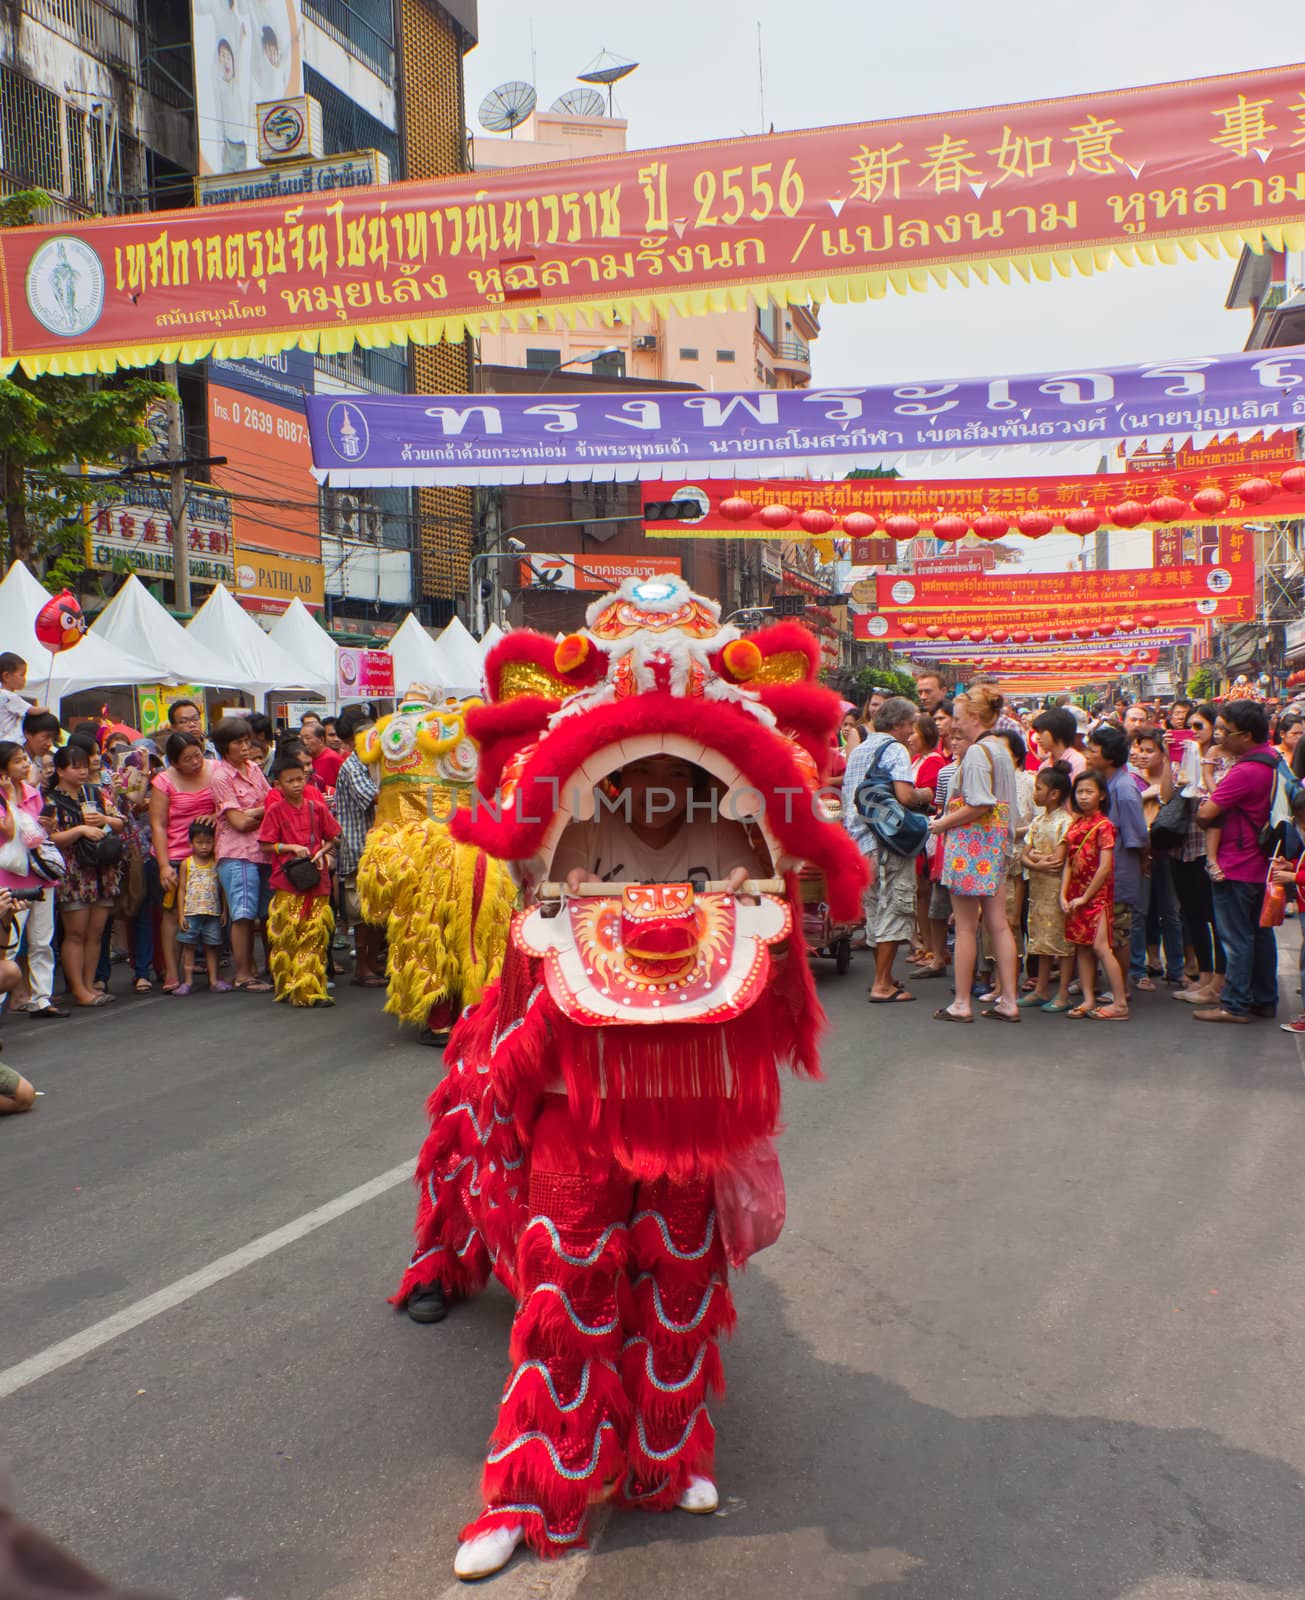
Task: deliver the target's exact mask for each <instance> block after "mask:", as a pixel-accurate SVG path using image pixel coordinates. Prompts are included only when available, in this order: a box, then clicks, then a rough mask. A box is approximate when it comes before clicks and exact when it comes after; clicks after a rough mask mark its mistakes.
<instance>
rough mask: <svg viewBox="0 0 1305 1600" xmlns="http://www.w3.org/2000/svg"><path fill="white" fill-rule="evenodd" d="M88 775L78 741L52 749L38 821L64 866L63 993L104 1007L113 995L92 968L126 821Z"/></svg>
mask: <svg viewBox="0 0 1305 1600" xmlns="http://www.w3.org/2000/svg"><path fill="white" fill-rule="evenodd" d="M90 776H91V773H90V757H89V755H88V754H87V751H86V749H85V747H84V746H83V745H81V744H78V743H76V742H75V741H74V742H70V743H69V744H66V745H64V746H63V748H62V749H59V750H56V751H55V752H54V782H53V784H52V785H51V786H50V788H49V789H48V790H47V792H46V801H45V808H44V810H43V811H42V812H41V821H42V822H43V823H44V824H45V828H46V832H47V833H48V834H49V835H50V839H51V841H52V842H53V843H54V844H56V845H58V847H59V849H60V850H61V851H62V852H63V856H64V860H65V861H66V862H67V864H68V871H67V874H66V875H65V876H64V877H63V878H62V879H61V880H60V882H59V886H58V889H57V891H56V895H55V899H56V903H57V905H58V908H59V916H60V919H61V921H62V923H63V944H62V946H61V948H60V952H59V957H60V960H61V961H62V962H63V975H64V981H65V982H66V983H67V985H68V993H69V994H70V995H72V997H73V999H74V1001H76V1003H77V1004H78V1005H79V1006H107V1005H109V1004H111V1003H112V1001H113V998H114V997H113V995H111V994H108V993H104V992H101V991H100V990H97V989H96V988H95V967H96V963H97V962H98V960H99V955H100V939H101V936H102V934H103V933H104V925H105V923H106V922H107V921H108V919H109V916H110V915H111V913H112V911H113V902H114V901H115V900H116V899H117V896H118V890H119V888H120V878H121V873H122V867H121V863H122V854H123V840H122V835H123V833H124V831H125V829H126V826H127V824H126V822H125V821H124V819H123V817H122V814H121V812H120V811H119V810H118V807H117V804H116V802H115V801H114V798H113V795H112V792H111V791H110V790H109V789H108V787H107V786H105V785H103V784H100V785H96V786H94V787H91V785H90Z"/></svg>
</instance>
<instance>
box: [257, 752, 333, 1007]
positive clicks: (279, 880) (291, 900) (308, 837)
mask: <svg viewBox="0 0 1305 1600" xmlns="http://www.w3.org/2000/svg"><path fill="white" fill-rule="evenodd" d="M272 782H273V783H274V784H275V785H276V792H275V793H274V794H272V795H270V796H269V797H268V801H267V809H266V811H265V812H264V813H263V821H262V823H261V824H260V826H259V829H258V840H259V843H260V844H261V845H262V847H263V856H264V859H265V860H267V861H269V862H270V863H271V866H272V906H271V910H270V912H269V915H268V920H267V935H268V942H269V944H270V946H271V967H272V982H273V983H274V985H275V987H276V998H277V999H278V1000H288V1001H289V1002H290V1004H291V1005H292V1006H329V1005H332V1004H334V1002H333V1001H332V1000H331V997H330V996H329V995H328V993H327V991H326V951H327V947H328V945H329V944H330V940H331V932H332V930H333V929H334V927H335V918H334V917H333V916H332V914H331V859H332V857H333V855H334V851H335V841H336V839H337V838H338V837H339V834H340V824H339V823H338V822H337V821H336V820H335V818H334V816H333V815H332V814H331V809H330V807H329V806H328V805H327V803H326V801H325V800H323V799H322V797H321V795H320V794H318V793H317V792H316V791H315V790H314V789H312V788H310V787H309V786H308V785H307V783H306V781H305V774H304V769H303V765H302V764H301V762H300V761H299V758H298V757H297V756H287V755H283V756H279V757H278V758H277V760H276V763H275V764H274V766H273V768H272ZM297 862H310V863H312V864H313V865H314V866H315V867H316V868H317V876H316V878H313V876H312V873H311V872H310V871H308V869H307V868H303V867H299V866H297V865H295V863H297ZM301 873H302V874H303V876H302V877H301V876H300V874H301ZM288 874H289V875H288Z"/></svg>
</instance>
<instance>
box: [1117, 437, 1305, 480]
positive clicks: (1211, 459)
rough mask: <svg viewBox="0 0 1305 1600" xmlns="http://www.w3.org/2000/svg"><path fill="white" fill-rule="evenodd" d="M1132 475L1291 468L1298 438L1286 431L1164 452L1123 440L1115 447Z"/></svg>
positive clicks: (1181, 446) (1171, 441)
mask: <svg viewBox="0 0 1305 1600" xmlns="http://www.w3.org/2000/svg"><path fill="white" fill-rule="evenodd" d="M1115 454H1116V455H1117V456H1118V457H1119V459H1120V460H1121V461H1123V460H1127V461H1128V463H1129V469H1130V470H1131V471H1133V472H1210V471H1214V470H1215V469H1216V468H1218V467H1229V466H1231V467H1239V466H1240V467H1252V466H1259V467H1289V466H1291V464H1292V463H1293V462H1294V461H1295V460H1296V435H1295V434H1294V433H1289V432H1288V431H1287V430H1286V429H1282V430H1280V431H1279V432H1278V433H1267V434H1266V433H1257V434H1256V435H1255V436H1254V437H1253V438H1250V439H1229V440H1227V441H1224V440H1216V441H1215V442H1214V443H1212V444H1205V445H1201V446H1200V448H1199V449H1196V450H1194V449H1193V448H1192V447H1191V445H1189V444H1184V445H1180V446H1179V447H1178V448H1177V449H1175V448H1174V441H1173V440H1172V439H1171V440H1170V441H1169V444H1168V447H1167V448H1166V449H1164V450H1130V449H1129V447H1128V445H1127V443H1126V442H1125V441H1124V440H1122V439H1121V440H1120V442H1119V444H1118V445H1117V446H1116V447H1115Z"/></svg>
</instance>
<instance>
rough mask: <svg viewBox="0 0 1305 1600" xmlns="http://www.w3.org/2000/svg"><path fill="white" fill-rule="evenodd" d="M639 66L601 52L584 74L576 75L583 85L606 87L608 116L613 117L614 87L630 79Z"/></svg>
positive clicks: (578, 73)
mask: <svg viewBox="0 0 1305 1600" xmlns="http://www.w3.org/2000/svg"><path fill="white" fill-rule="evenodd" d="M638 65H639V63H638V62H637V61H629V60H625V59H623V58H622V57H621V56H617V55H613V54H612V52H611V51H610V50H600V51H599V52H598V54H597V55H596V56H595V57H594V59H593V60H592V61H591V62H590V63H589V65H588V66H587V67H586V68H585V70H584V71H583V72H577V73H576V77H577V78H579V80H580V82H581V83H601V84H604V85H605V86H606V88H607V115H608V116H609V117H611V116H615V114H616V113H615V112H614V111H613V110H612V85H613V84H615V83H619V82H620V81H621V79H622V78H625V77H628V76H629V75H630V73H632V72H633V71H634V69H635V68H636V67H637V66H638Z"/></svg>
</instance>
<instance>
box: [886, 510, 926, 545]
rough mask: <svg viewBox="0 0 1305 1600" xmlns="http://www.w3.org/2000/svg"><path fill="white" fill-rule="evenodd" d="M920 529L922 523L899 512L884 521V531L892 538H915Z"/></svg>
mask: <svg viewBox="0 0 1305 1600" xmlns="http://www.w3.org/2000/svg"><path fill="white" fill-rule="evenodd" d="M919 531H920V524H919V523H918V522H917V521H916V520H915V518H914V517H908V516H905V515H904V514H903V513H901V512H898V513H897V515H896V516H892V517H889V519H888V521H887V522H885V523H884V532H885V533H886V534H887V535H888V537H889V538H890V539H914V538H915V536H916V534H917V533H919Z"/></svg>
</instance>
